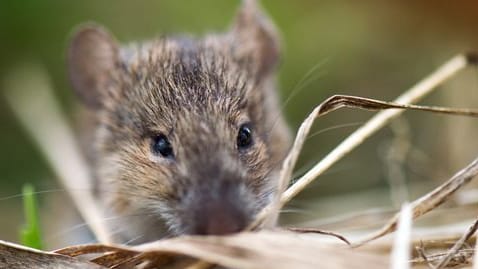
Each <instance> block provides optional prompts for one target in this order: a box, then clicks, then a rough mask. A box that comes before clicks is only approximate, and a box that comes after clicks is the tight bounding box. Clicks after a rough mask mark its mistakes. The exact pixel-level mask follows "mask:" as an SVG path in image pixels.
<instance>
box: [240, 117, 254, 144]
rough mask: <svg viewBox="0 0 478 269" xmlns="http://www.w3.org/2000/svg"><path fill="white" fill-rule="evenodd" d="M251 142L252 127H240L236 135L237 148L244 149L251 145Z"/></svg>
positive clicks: (244, 125)
mask: <svg viewBox="0 0 478 269" xmlns="http://www.w3.org/2000/svg"><path fill="white" fill-rule="evenodd" d="M252 142H253V141H252V127H251V126H250V124H247V123H246V124H243V125H241V127H239V133H238V134H237V148H238V149H246V148H248V147H250V146H251V145H252Z"/></svg>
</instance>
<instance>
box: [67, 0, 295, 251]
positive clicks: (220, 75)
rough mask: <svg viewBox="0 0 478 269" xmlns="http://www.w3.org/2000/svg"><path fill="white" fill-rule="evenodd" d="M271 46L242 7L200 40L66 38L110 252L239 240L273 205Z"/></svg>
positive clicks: (277, 133) (277, 139)
mask: <svg viewBox="0 0 478 269" xmlns="http://www.w3.org/2000/svg"><path fill="white" fill-rule="evenodd" d="M280 54H281V51H280V41H279V35H278V31H277V29H276V27H275V26H274V24H273V22H272V21H271V20H270V19H269V18H268V17H267V16H266V15H265V13H264V11H263V10H262V9H261V8H260V7H259V3H257V2H256V1H252V0H245V1H242V2H241V4H240V6H239V8H238V11H237V14H236V15H235V19H234V20H233V22H232V25H231V26H230V27H229V28H228V29H227V30H226V31H224V32H219V33H208V34H205V35H203V36H199V37H196V36H190V35H187V34H182V35H168V36H161V37H158V38H153V39H151V40H146V41H141V42H132V43H129V44H125V45H121V44H120V43H119V42H118V41H117V40H116V39H115V37H114V36H113V35H112V34H111V33H110V32H109V31H108V30H107V29H106V28H105V27H103V26H100V25H98V24H95V23H88V24H86V25H82V26H80V27H79V28H78V29H77V30H76V31H75V33H74V34H73V36H72V38H71V40H70V45H69V48H68V53H67V66H68V73H69V79H70V81H71V85H72V88H73V90H74V92H75V93H76V96H78V99H79V100H80V103H81V104H83V107H84V108H85V110H86V111H87V112H86V113H85V114H86V115H87V116H86V117H88V120H87V121H88V122H90V123H91V124H89V126H88V127H85V128H83V130H82V132H83V133H85V135H86V137H88V139H87V141H86V143H84V144H85V146H84V147H83V148H84V151H85V152H87V154H86V155H87V156H88V162H89V166H90V168H91V175H92V176H91V177H92V181H93V182H92V183H93V184H92V185H93V190H92V192H93V193H94V197H95V199H97V201H95V202H96V203H97V205H98V207H99V208H100V209H101V212H103V214H104V216H105V218H110V219H112V221H108V222H105V223H108V224H107V225H108V229H109V230H110V231H111V233H112V237H113V238H114V240H115V241H116V242H123V243H124V242H134V243H142V242H148V241H153V240H156V239H161V238H165V237H174V236H180V235H227V234H232V233H237V232H240V231H242V230H244V229H245V228H246V227H247V226H248V225H249V224H250V223H251V222H252V221H253V220H254V217H255V215H256V214H257V213H258V212H259V211H260V210H261V209H263V208H264V207H265V206H267V205H268V204H269V203H270V202H271V201H272V199H273V197H274V195H276V194H277V184H278V183H277V181H278V174H279V171H280V167H281V163H282V161H283V159H284V157H285V156H286V154H287V152H288V149H289V147H290V145H291V134H290V130H289V127H288V126H287V124H286V121H285V119H284V115H283V111H282V109H281V107H280V102H279V94H278V90H277V82H276V79H277V76H276V73H277V69H278V64H279V59H280Z"/></svg>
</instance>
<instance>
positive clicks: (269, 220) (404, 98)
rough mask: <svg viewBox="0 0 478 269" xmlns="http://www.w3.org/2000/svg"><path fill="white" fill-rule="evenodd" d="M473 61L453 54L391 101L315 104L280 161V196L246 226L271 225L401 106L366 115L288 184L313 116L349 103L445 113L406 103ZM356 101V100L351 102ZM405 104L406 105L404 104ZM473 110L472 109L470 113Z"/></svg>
mask: <svg viewBox="0 0 478 269" xmlns="http://www.w3.org/2000/svg"><path fill="white" fill-rule="evenodd" d="M475 62H476V56H475V55H458V56H455V57H453V58H452V59H451V60H449V61H448V62H447V63H445V64H444V65H443V66H441V67H440V68H438V69H437V70H436V71H435V72H433V73H432V74H431V75H429V76H428V77H427V78H425V79H424V80H422V81H421V82H419V83H418V84H416V85H415V86H414V87H412V88H411V89H410V90H408V91H407V92H405V93H404V94H403V95H401V96H399V97H398V98H397V99H396V100H395V101H394V102H393V103H387V102H381V101H376V100H373V101H374V102H369V101H371V99H366V98H363V99H361V98H357V99H355V100H348V99H347V98H345V99H344V98H343V97H344V96H338V97H332V98H330V99H328V100H326V101H325V102H324V103H322V104H321V105H319V106H318V107H316V108H315V109H314V110H313V111H312V113H310V115H309V116H308V117H307V118H306V119H305V121H304V122H303V123H302V124H301V126H300V128H299V131H298V132H297V136H296V139H295V141H294V145H293V147H292V149H291V151H290V153H289V154H288V156H287V157H286V159H285V160H284V163H283V165H282V170H281V175H280V178H279V185H278V191H279V192H278V193H282V195H281V196H278V197H277V198H276V200H275V201H273V203H272V204H271V205H270V206H268V207H266V208H265V209H264V210H263V211H262V212H261V213H259V214H258V216H257V218H256V221H255V222H254V223H253V224H252V225H251V226H250V227H249V228H255V227H257V226H259V225H262V224H263V226H265V227H272V226H274V225H275V223H276V222H277V218H278V215H279V209H280V208H281V207H282V206H283V205H284V204H285V203H287V202H288V201H289V200H290V199H292V198H293V197H294V196H295V195H297V194H298V193H299V192H301V191H302V190H303V189H304V188H305V187H306V186H307V185H308V184H310V183H311V182H312V181H313V180H314V179H315V178H317V177H318V176H319V175H320V174H322V173H323V172H325V171H326V170H327V169H328V168H329V167H331V166H332V165H333V164H334V163H336V162H337V161H338V160H340V159H341V158H343V157H344V156H345V155H346V154H347V153H349V152H350V151H352V150H353V149H354V148H356V147H357V146H358V145H360V144H361V143H362V142H363V141H364V140H365V139H367V138H368V137H370V136H371V135H372V134H374V133H375V132H377V131H378V130H379V129H380V128H382V127H383V126H385V125H386V124H387V123H388V122H390V121H391V120H392V119H394V118H396V117H398V116H399V115H400V114H401V113H403V110H395V109H392V110H386V111H382V112H379V113H378V114H377V115H375V116H374V117H373V118H372V119H370V120H369V121H368V122H367V123H366V124H364V125H363V126H362V127H360V128H359V129H358V130H357V131H355V132H354V133H352V134H351V135H350V136H349V137H347V138H346V139H345V140H344V141H343V142H342V143H341V144H340V145H339V146H337V147H336V148H335V149H334V150H333V151H332V152H330V153H329V154H328V155H327V156H326V157H325V158H323V159H322V160H321V161H320V162H318V163H317V164H316V165H315V166H314V167H313V168H312V169H311V170H309V171H308V172H307V173H306V174H305V175H303V176H302V177H301V178H300V179H299V180H297V182H296V183H295V184H294V185H292V186H291V187H289V188H288V189H287V190H286V188H287V186H288V185H289V181H290V180H291V176H292V171H293V169H294V167H295V164H296V162H297V159H298V157H299V154H300V151H301V150H302V146H303V144H304V143H305V140H306V138H307V135H308V133H309V131H310V129H311V127H312V124H313V122H314V120H315V119H316V118H317V117H318V116H320V115H324V114H326V113H328V112H331V111H333V110H336V109H338V108H340V107H344V106H351V107H362V108H365V107H368V108H366V109H385V108H409V109H417V110H427V111H435V112H443V113H448V112H450V109H445V108H433V107H419V106H410V105H408V104H411V103H415V102H417V101H419V100H420V99H421V98H423V97H424V96H426V95H427V94H429V93H430V92H432V91H433V89H435V88H436V87H437V86H438V85H440V84H442V83H443V82H444V81H446V80H447V79H449V78H450V77H452V76H453V75H454V74H456V73H457V72H458V71H460V70H462V69H464V68H465V67H466V66H467V65H469V64H470V63H475ZM355 101H357V102H355ZM407 105H408V106H407ZM462 112H464V114H466V113H467V112H466V111H462ZM472 114H475V113H472Z"/></svg>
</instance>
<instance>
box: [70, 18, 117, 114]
mask: <svg viewBox="0 0 478 269" xmlns="http://www.w3.org/2000/svg"><path fill="white" fill-rule="evenodd" d="M117 62H118V45H117V42H116V41H115V39H114V38H113V37H112V36H111V35H110V34H109V33H108V32H107V31H106V30H105V29H104V28H102V27H100V26H96V25H89V26H85V27H81V28H80V30H79V31H77V32H76V34H75V35H74V36H73V39H72V41H71V44H70V48H69V50H68V69H69V70H68V72H69V77H70V80H71V83H72V84H73V88H74V89H75V91H76V93H77V94H78V95H79V96H80V98H81V99H82V100H83V101H84V103H85V104H86V105H88V106H89V107H92V108H99V107H101V106H102V99H103V97H104V96H106V95H107V93H106V91H107V84H108V81H110V80H111V79H112V76H113V72H114V70H115V68H116V66H117Z"/></svg>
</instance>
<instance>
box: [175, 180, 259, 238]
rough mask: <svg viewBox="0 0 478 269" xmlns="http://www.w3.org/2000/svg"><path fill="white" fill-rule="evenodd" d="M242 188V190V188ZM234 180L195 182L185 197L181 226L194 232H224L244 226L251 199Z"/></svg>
mask: <svg viewBox="0 0 478 269" xmlns="http://www.w3.org/2000/svg"><path fill="white" fill-rule="evenodd" d="M241 190H242V191H241ZM243 190H244V188H243V187H242V186H241V185H240V184H239V183H236V182H230V181H223V182H220V181H219V182H217V181H216V182H214V183H212V184H204V185H201V186H196V187H195V188H193V189H192V191H191V192H190V193H189V195H188V198H187V199H185V201H184V202H185V204H184V208H185V210H186V211H185V212H184V213H186V214H185V215H183V217H184V218H185V219H184V220H183V225H185V226H184V227H183V228H184V230H185V231H187V232H186V233H189V234H197V235H225V234H231V233H237V232H240V231H241V230H243V229H244V228H246V226H247V225H248V223H249V220H250V218H251V215H252V213H251V212H250V210H248V208H250V206H248V204H249V203H251V202H252V199H246V198H245V197H246V196H247V193H244V191H243Z"/></svg>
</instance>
